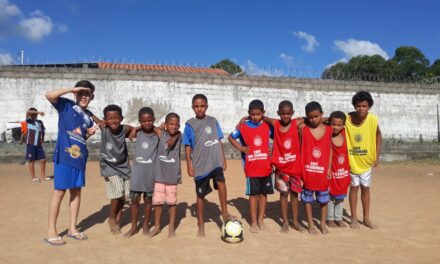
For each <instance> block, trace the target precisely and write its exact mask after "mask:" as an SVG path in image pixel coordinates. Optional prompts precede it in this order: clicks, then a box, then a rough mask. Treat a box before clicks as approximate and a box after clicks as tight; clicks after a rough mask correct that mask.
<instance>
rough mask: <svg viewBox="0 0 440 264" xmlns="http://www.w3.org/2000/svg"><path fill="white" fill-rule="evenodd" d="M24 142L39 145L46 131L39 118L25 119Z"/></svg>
mask: <svg viewBox="0 0 440 264" xmlns="http://www.w3.org/2000/svg"><path fill="white" fill-rule="evenodd" d="M26 127H27V128H26V131H27V132H26V133H27V135H26V144H28V145H34V146H41V143H42V141H43V139H44V132H45V131H46V129H45V127H44V125H43V122H42V121H41V120H32V119H31V118H28V119H26Z"/></svg>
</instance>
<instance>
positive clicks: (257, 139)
mask: <svg viewBox="0 0 440 264" xmlns="http://www.w3.org/2000/svg"><path fill="white" fill-rule="evenodd" d="M261 144H263V139H262V138H261V137H260V136H256V137H254V145H255V146H257V147H259V146H261Z"/></svg>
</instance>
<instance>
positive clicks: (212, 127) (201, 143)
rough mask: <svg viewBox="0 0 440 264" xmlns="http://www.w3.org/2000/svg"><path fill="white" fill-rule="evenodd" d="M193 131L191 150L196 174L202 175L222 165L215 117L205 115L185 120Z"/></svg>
mask: <svg viewBox="0 0 440 264" xmlns="http://www.w3.org/2000/svg"><path fill="white" fill-rule="evenodd" d="M186 123H187V124H188V125H189V126H191V128H192V129H193V130H194V133H195V142H194V149H193V150H192V152H191V158H192V161H193V165H194V169H195V171H196V174H197V176H204V175H206V174H208V173H210V172H212V171H213V170H214V169H216V168H219V167H223V152H222V145H221V144H222V142H221V140H220V137H219V135H218V132H217V119H215V118H214V117H211V116H206V117H205V118H203V119H198V118H191V119H190V120H188V121H187V122H186Z"/></svg>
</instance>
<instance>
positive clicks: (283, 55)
mask: <svg viewBox="0 0 440 264" xmlns="http://www.w3.org/2000/svg"><path fill="white" fill-rule="evenodd" d="M280 59H281V60H282V61H283V62H284V63H285V64H286V65H287V66H288V67H293V66H294V63H293V57H292V56H290V55H289V54H286V53H281V54H280Z"/></svg>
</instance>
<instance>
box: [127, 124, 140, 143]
mask: <svg viewBox="0 0 440 264" xmlns="http://www.w3.org/2000/svg"><path fill="white" fill-rule="evenodd" d="M141 129H142V127H140V126H137V127H132V129H131V131H130V133H129V134H128V139H129V140H130V141H134V140H135V139H136V134H137V132H139V131H140V130H141Z"/></svg>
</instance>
